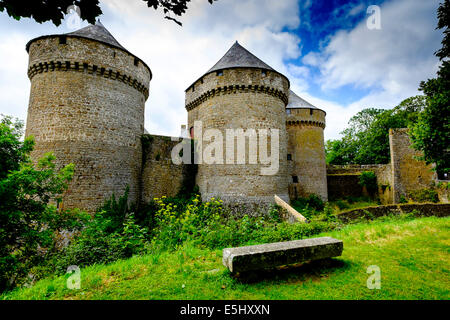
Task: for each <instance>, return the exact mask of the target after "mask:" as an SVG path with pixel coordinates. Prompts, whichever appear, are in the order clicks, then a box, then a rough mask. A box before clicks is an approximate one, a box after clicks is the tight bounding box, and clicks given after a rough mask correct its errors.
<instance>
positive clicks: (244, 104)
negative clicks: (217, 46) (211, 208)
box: [186, 42, 290, 205]
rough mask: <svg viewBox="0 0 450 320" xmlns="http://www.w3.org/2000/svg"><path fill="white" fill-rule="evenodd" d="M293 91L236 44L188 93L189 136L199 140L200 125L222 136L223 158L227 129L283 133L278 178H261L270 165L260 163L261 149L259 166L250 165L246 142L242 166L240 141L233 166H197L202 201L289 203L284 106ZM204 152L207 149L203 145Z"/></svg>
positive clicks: (235, 147)
mask: <svg viewBox="0 0 450 320" xmlns="http://www.w3.org/2000/svg"><path fill="white" fill-rule="evenodd" d="M289 87H290V83H289V80H288V79H287V78H286V77H285V76H284V75H282V74H281V73H279V72H277V71H276V70H274V69H272V68H271V67H270V66H268V65H267V64H266V63H264V62H263V61H261V60H260V59H258V58H257V57H256V56H254V55H253V54H252V53H250V52H249V51H247V50H246V49H245V48H243V47H242V46H241V45H240V44H239V43H238V42H236V43H235V44H234V45H233V46H232V47H231V48H230V49H229V50H228V52H227V53H226V54H225V56H224V57H223V58H222V59H220V60H219V62H217V63H216V64H215V65H214V66H213V67H212V68H211V69H210V70H209V71H207V72H206V73H205V74H204V75H203V76H202V77H200V78H199V79H198V80H197V81H195V82H194V83H193V84H192V85H191V86H190V87H189V88H188V89H187V90H186V109H187V111H188V123H189V129H190V132H191V133H194V134H195V135H198V132H193V131H194V122H195V121H201V122H202V130H203V132H205V131H206V130H207V129H217V130H218V131H220V132H221V133H222V135H223V141H224V144H223V158H226V154H227V147H230V145H229V144H228V143H226V140H227V138H226V136H227V129H243V130H244V132H249V131H247V130H251V129H255V130H261V129H267V130H273V129H277V130H279V149H278V150H277V152H279V163H278V165H279V169H278V171H277V172H276V173H275V174H273V175H263V174H261V169H262V168H266V167H267V165H265V164H261V162H260V158H261V157H260V156H261V150H262V149H261V148H260V146H258V149H257V156H258V163H256V164H255V163H254V162H251V161H250V159H249V145H250V143H249V140H250V139H248V138H246V140H247V142H246V150H245V151H246V152H245V154H246V161H245V164H242V162H238V160H237V158H238V157H237V154H236V152H237V139H234V141H235V144H234V152H235V154H234V156H235V158H234V159H231V161H232V163H233V164H227V163H228V159H227V161H224V163H223V164H222V163H215V164H206V163H205V162H203V163H202V164H200V165H199V169H198V174H197V184H198V186H199V188H200V192H201V194H202V197H203V200H207V199H210V198H211V197H220V198H221V199H222V200H223V201H224V202H225V203H226V204H229V205H236V204H250V205H251V204H260V205H261V204H269V203H273V201H274V195H275V194H276V195H278V196H280V197H282V198H284V199H286V200H288V198H289V194H288V183H289V181H288V177H289V175H288V171H287V132H286V105H287V103H288V95H289ZM195 129H196V130H197V128H195ZM270 132H274V131H270ZM240 136H241V138H242V136H243V135H240ZM270 141H271V140H270ZM271 143H272V141H271V142H270V144H269V146H268V153H269V154H270V148H271ZM200 149H201V150H200V151H202V152H203V151H204V150H205V143H203V146H202V148H200ZM216 156H217V155H216ZM233 160H234V161H233Z"/></svg>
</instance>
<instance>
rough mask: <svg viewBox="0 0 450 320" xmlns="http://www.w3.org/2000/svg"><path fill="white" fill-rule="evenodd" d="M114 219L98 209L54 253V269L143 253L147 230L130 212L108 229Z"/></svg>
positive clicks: (110, 260)
mask: <svg viewBox="0 0 450 320" xmlns="http://www.w3.org/2000/svg"><path fill="white" fill-rule="evenodd" d="M113 224H114V223H113V222H112V221H111V220H110V219H108V218H106V217H105V215H104V213H102V212H101V213H97V214H96V215H95V216H94V217H93V218H92V219H91V220H90V221H89V222H88V223H87V224H86V227H85V228H84V229H83V231H82V232H81V233H80V234H79V235H78V236H77V237H76V238H75V239H74V240H73V242H72V243H71V244H70V245H69V246H67V247H66V248H64V249H63V250H62V252H60V253H59V254H58V255H56V256H55V258H54V261H53V265H54V269H55V271H56V272H57V273H60V274H62V273H65V272H66V269H67V267H69V266H71V265H76V266H78V267H80V268H81V267H86V266H89V265H92V264H96V263H111V262H114V261H116V260H119V259H125V258H130V257H132V256H133V255H135V254H140V253H144V252H145V249H146V246H147V245H148V244H149V242H148V241H147V234H148V230H147V229H146V228H142V227H140V226H139V225H138V224H136V222H135V218H134V215H133V214H130V215H128V216H127V217H126V218H125V220H124V222H123V224H122V225H121V226H120V228H118V230H116V231H114V232H111V230H112V227H111V226H112V225H113Z"/></svg>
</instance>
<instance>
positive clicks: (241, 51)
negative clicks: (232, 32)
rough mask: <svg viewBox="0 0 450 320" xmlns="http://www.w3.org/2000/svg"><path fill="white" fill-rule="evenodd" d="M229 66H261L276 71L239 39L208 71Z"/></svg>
mask: <svg viewBox="0 0 450 320" xmlns="http://www.w3.org/2000/svg"><path fill="white" fill-rule="evenodd" d="M229 68H260V69H267V70H272V71H275V70H274V69H273V68H272V67H270V66H269V65H268V64H266V63H265V62H263V61H261V60H260V59H259V58H258V57H256V56H255V55H254V54H253V53H251V52H250V51H248V50H247V49H245V48H244V47H243V46H241V45H240V44H239V42H237V41H236V42H235V43H234V44H233V46H232V47H231V48H230V49H229V50H228V51H227V53H225V55H224V56H223V57H222V59H220V60H219V62H217V63H216V64H215V65H214V66H213V67H212V68H211V69H209V70H208V72H207V73H210V72H213V71H218V70H222V69H229Z"/></svg>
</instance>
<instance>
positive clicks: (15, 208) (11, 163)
mask: <svg viewBox="0 0 450 320" xmlns="http://www.w3.org/2000/svg"><path fill="white" fill-rule="evenodd" d="M22 128H23V124H22V123H20V122H17V121H16V122H13V121H12V120H11V118H9V117H6V118H3V119H2V120H1V122H0V291H3V290H7V289H11V288H14V287H15V286H17V285H19V284H21V283H23V282H24V281H25V280H26V277H27V276H28V273H29V272H30V270H31V268H33V267H35V266H37V265H41V264H43V263H44V261H46V260H47V259H48V257H49V256H51V255H52V254H53V253H54V251H55V250H56V247H57V242H56V234H57V233H58V232H59V231H62V230H72V229H76V228H77V227H79V226H81V221H82V220H83V219H84V216H83V214H82V213H80V212H76V211H72V212H71V211H67V212H58V211H57V210H56V208H55V207H53V206H51V205H50V202H51V201H53V200H54V201H56V202H59V201H60V197H61V194H62V193H63V192H64V191H65V190H66V189H67V184H68V183H69V181H70V180H71V179H72V176H73V172H74V166H73V165H68V166H66V167H65V168H62V169H61V170H57V169H56V166H55V163H54V160H55V157H54V156H53V155H52V154H46V155H45V156H44V157H43V158H41V159H40V160H39V162H38V164H37V165H36V166H35V165H34V164H33V163H32V162H31V161H30V159H29V152H30V151H31V150H32V146H33V142H32V138H27V139H25V141H24V142H21V141H20V139H21V136H22V134H23V130H22Z"/></svg>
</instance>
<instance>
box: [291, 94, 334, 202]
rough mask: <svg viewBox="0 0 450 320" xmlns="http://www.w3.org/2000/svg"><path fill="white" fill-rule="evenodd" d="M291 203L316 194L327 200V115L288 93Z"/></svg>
mask: <svg viewBox="0 0 450 320" xmlns="http://www.w3.org/2000/svg"><path fill="white" fill-rule="evenodd" d="M286 114H287V119H286V120H287V121H286V124H287V132H288V139H289V140H288V141H289V143H288V162H289V170H290V172H291V176H292V177H291V178H290V184H289V195H290V197H291V199H295V198H298V197H305V196H308V195H311V194H316V195H318V196H319V197H321V198H322V200H324V201H327V200H328V189H327V168H326V161H325V145H324V134H323V131H324V129H325V116H326V113H325V111H323V110H320V109H318V108H316V107H314V106H313V105H312V104H310V103H308V102H307V101H305V100H303V99H302V98H300V97H299V96H298V95H296V94H295V93H294V92H293V91H290V92H289V104H288V106H287V107H286Z"/></svg>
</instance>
